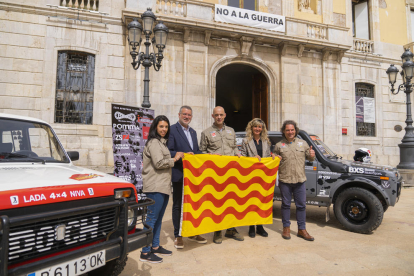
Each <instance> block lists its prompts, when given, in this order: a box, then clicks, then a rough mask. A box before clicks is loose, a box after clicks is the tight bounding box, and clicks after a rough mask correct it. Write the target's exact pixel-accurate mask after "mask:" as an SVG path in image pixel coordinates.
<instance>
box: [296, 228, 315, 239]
mask: <svg viewBox="0 0 414 276" xmlns="http://www.w3.org/2000/svg"><path fill="white" fill-rule="evenodd" d="M298 237H299V238H302V239H304V240H307V241H314V240H315V239H314V238H313V237H312V236H311V235H309V233H308V232H307V231H306V229H302V230H301V229H299V231H298Z"/></svg>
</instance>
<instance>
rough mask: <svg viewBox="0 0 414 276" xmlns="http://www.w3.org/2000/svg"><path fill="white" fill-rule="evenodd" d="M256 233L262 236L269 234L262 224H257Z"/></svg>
mask: <svg viewBox="0 0 414 276" xmlns="http://www.w3.org/2000/svg"><path fill="white" fill-rule="evenodd" d="M256 233H257V235H260V236H262V237H267V236H269V234H267V232H266V230H264V228H263V225H257V230H256Z"/></svg>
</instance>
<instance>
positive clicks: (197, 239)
mask: <svg viewBox="0 0 414 276" xmlns="http://www.w3.org/2000/svg"><path fill="white" fill-rule="evenodd" d="M188 239H189V240H190V241H193V242H196V243H207V240H206V239H205V238H203V237H202V236H199V235H197V236H192V237H188Z"/></svg>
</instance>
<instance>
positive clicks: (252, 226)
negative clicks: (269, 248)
mask: <svg viewBox="0 0 414 276" xmlns="http://www.w3.org/2000/svg"><path fill="white" fill-rule="evenodd" d="M254 228H255V227H254V225H251V226H250V227H249V237H250V238H254V237H256V232H255V229H254Z"/></svg>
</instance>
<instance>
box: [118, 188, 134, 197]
mask: <svg viewBox="0 0 414 276" xmlns="http://www.w3.org/2000/svg"><path fill="white" fill-rule="evenodd" d="M131 194H132V191H131V189H122V190H116V191H115V199H120V198H123V197H126V198H128V197H130V196H131Z"/></svg>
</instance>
